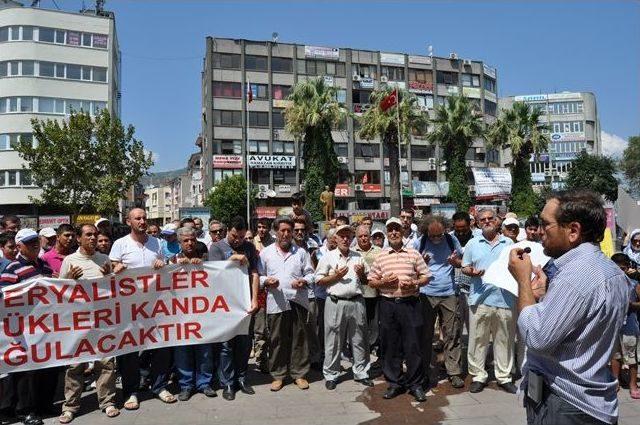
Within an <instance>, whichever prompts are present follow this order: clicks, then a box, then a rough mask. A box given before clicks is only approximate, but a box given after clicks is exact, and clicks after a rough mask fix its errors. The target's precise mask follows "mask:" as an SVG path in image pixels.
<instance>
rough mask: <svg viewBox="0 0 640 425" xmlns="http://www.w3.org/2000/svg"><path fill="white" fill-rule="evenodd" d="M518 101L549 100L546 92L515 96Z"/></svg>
mask: <svg viewBox="0 0 640 425" xmlns="http://www.w3.org/2000/svg"><path fill="white" fill-rule="evenodd" d="M513 100H515V101H516V102H541V101H545V100H547V95H546V94H528V95H525V96H516V97H514V98H513Z"/></svg>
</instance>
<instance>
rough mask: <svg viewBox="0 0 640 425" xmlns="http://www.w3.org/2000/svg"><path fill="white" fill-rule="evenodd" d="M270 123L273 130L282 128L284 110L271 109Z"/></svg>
mask: <svg viewBox="0 0 640 425" xmlns="http://www.w3.org/2000/svg"><path fill="white" fill-rule="evenodd" d="M271 123H272V126H273V128H284V109H275V108H274V109H273V112H272V113H271Z"/></svg>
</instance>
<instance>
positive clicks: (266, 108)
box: [202, 37, 500, 218]
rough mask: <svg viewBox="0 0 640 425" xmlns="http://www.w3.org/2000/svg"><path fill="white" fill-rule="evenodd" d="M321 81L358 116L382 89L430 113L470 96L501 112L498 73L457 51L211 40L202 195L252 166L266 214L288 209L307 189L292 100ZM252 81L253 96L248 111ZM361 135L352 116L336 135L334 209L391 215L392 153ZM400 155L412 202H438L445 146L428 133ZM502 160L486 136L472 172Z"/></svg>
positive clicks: (487, 110)
mask: <svg viewBox="0 0 640 425" xmlns="http://www.w3.org/2000/svg"><path fill="white" fill-rule="evenodd" d="M319 77H320V78H324V81H325V82H326V83H327V84H329V85H332V86H335V87H336V88H337V89H338V93H337V96H338V101H339V102H341V103H342V104H344V106H345V107H346V108H347V109H348V110H349V111H351V112H353V113H354V114H355V115H361V114H362V113H363V112H364V111H365V110H366V109H367V108H369V107H370V106H371V104H370V101H369V96H370V94H371V92H372V91H373V90H374V89H376V88H378V87H380V86H381V85H391V86H397V87H400V88H406V89H408V90H409V91H411V92H413V93H415V94H416V96H417V97H418V101H419V104H420V106H421V108H422V109H423V110H424V111H425V113H431V112H432V111H433V108H434V105H439V104H443V103H444V102H445V100H446V98H447V97H448V96H451V95H453V94H465V95H466V96H468V97H469V98H471V99H472V101H473V102H474V104H475V105H476V109H477V111H478V112H479V113H483V114H484V116H485V119H486V120H487V122H491V121H492V120H495V115H496V112H497V80H496V70H495V69H494V68H492V67H490V66H488V65H486V64H484V63H483V62H482V61H477V60H470V59H463V58H458V57H457V55H456V54H455V53H452V54H451V55H450V57H448V58H443V57H432V56H428V55H413V54H407V53H390V52H380V51H371V50H360V49H352V48H334V47H320V46H311V45H301V44H292V43H281V42H278V41H275V40H274V41H252V40H237V39H225V38H212V37H208V38H207V39H206V55H205V61H204V69H203V72H202V79H203V80H202V105H203V108H202V170H203V180H204V188H205V190H209V189H210V188H211V187H212V186H213V185H216V184H217V183H219V182H220V181H221V180H222V179H223V178H224V177H225V176H230V175H234V174H245V175H246V172H247V170H248V171H249V174H250V180H251V182H252V184H253V185H254V187H256V186H257V187H256V188H257V189H258V197H259V198H260V199H258V200H257V205H259V206H260V207H261V208H262V211H263V212H264V211H265V207H267V208H271V209H277V207H278V206H285V205H288V198H289V197H290V196H291V194H292V193H293V192H297V191H299V190H300V189H301V185H303V184H304V181H303V174H301V171H302V170H303V169H304V164H302V161H301V158H302V152H303V149H304V143H301V142H300V141H296V140H294V139H293V137H292V136H291V135H290V134H288V133H287V132H285V130H284V124H285V123H284V118H283V111H284V108H286V107H287V105H288V104H289V101H288V100H286V98H287V96H288V95H289V93H290V92H291V90H292V87H293V86H294V85H295V84H296V83H297V82H298V81H301V80H304V79H311V78H319ZM247 84H250V89H251V93H252V95H253V96H252V97H253V101H252V102H251V103H250V104H248V107H247V103H246V102H245V101H244V99H245V92H246V89H245V87H247ZM245 129H246V137H245V132H244V130H245ZM357 131H358V122H357V120H354V119H352V118H351V117H349V118H347V120H346V122H344V123H341V124H340V125H339V126H338V127H337V128H336V129H335V130H334V131H333V133H332V135H333V139H334V141H335V151H336V154H337V155H338V159H339V161H340V163H341V166H342V169H341V171H340V175H339V184H338V185H337V186H336V189H335V194H336V209H337V210H338V211H341V210H349V211H351V212H353V211H358V210H368V211H384V209H385V207H386V205H385V204H386V203H388V199H389V190H390V189H389V172H388V160H387V159H385V158H386V157H387V153H386V149H385V148H384V147H383V146H382V145H381V143H380V140H372V141H367V140H361V139H360V138H359V137H358V135H357ZM245 138H246V139H247V141H246V142H245ZM401 155H402V160H401V164H402V172H401V174H402V180H403V185H404V186H405V190H404V194H405V205H418V206H426V205H430V204H435V203H438V202H439V198H440V197H441V194H442V193H441V190H440V189H441V186H440V185H438V184H437V183H439V182H442V180H443V179H444V173H440V171H442V170H443V169H444V167H443V165H442V164H441V162H440V152H439V149H437V148H436V147H435V146H432V145H431V144H430V143H429V142H427V141H426V139H425V138H424V137H412V140H411V143H410V145H409V146H404V147H403V149H402V152H401ZM247 161H248V164H247ZM499 162H500V156H499V154H498V153H497V152H495V151H489V152H487V150H486V149H485V147H484V143H483V142H482V140H477V141H475V142H474V144H473V146H472V147H471V149H469V152H468V155H467V165H468V166H469V167H485V166H487V165H496V166H498V165H500V163H499ZM247 165H248V167H247ZM415 182H417V184H416V183H415ZM420 182H422V183H424V184H421V183H420ZM270 214H275V212H273V211H272V212H270ZM382 215H383V213H381V216H382ZM374 216H375V214H374ZM381 218H382V217H381Z"/></svg>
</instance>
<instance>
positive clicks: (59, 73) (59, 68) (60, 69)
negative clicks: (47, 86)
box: [56, 63, 66, 78]
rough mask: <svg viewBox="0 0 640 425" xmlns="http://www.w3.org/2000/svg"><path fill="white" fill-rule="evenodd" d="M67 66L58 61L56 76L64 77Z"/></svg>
mask: <svg viewBox="0 0 640 425" xmlns="http://www.w3.org/2000/svg"><path fill="white" fill-rule="evenodd" d="M65 68H66V67H65V66H64V64H63V63H57V64H56V77H58V78H64V75H65V72H64V71H65Z"/></svg>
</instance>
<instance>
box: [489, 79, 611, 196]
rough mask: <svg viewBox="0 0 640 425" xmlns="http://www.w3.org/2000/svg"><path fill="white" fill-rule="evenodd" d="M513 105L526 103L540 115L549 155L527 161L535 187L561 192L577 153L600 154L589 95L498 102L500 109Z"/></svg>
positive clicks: (594, 111)
mask: <svg viewBox="0 0 640 425" xmlns="http://www.w3.org/2000/svg"><path fill="white" fill-rule="evenodd" d="M514 102H525V103H527V104H528V105H530V106H531V108H536V109H539V110H540V111H541V112H542V116H541V117H540V123H541V124H544V125H545V127H546V129H545V131H546V132H547V133H548V134H549V138H550V140H551V143H550V145H549V149H548V152H544V153H541V154H539V155H537V156H533V157H532V158H531V160H530V164H529V165H530V167H531V176H532V180H533V183H534V185H536V186H542V185H550V186H551V187H552V189H561V188H562V187H563V186H564V180H565V179H566V177H567V172H568V171H569V168H571V165H572V163H573V161H574V160H575V159H576V158H577V157H578V155H579V154H580V152H583V151H586V152H588V153H590V154H595V155H599V154H601V153H602V145H601V143H602V142H601V139H600V120H599V119H598V108H597V106H596V97H595V95H594V94H593V93H588V92H579V93H573V92H562V93H549V94H533V95H525V96H510V97H504V98H500V101H499V106H500V109H508V108H510V107H511V106H512V105H513V103H514Z"/></svg>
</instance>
